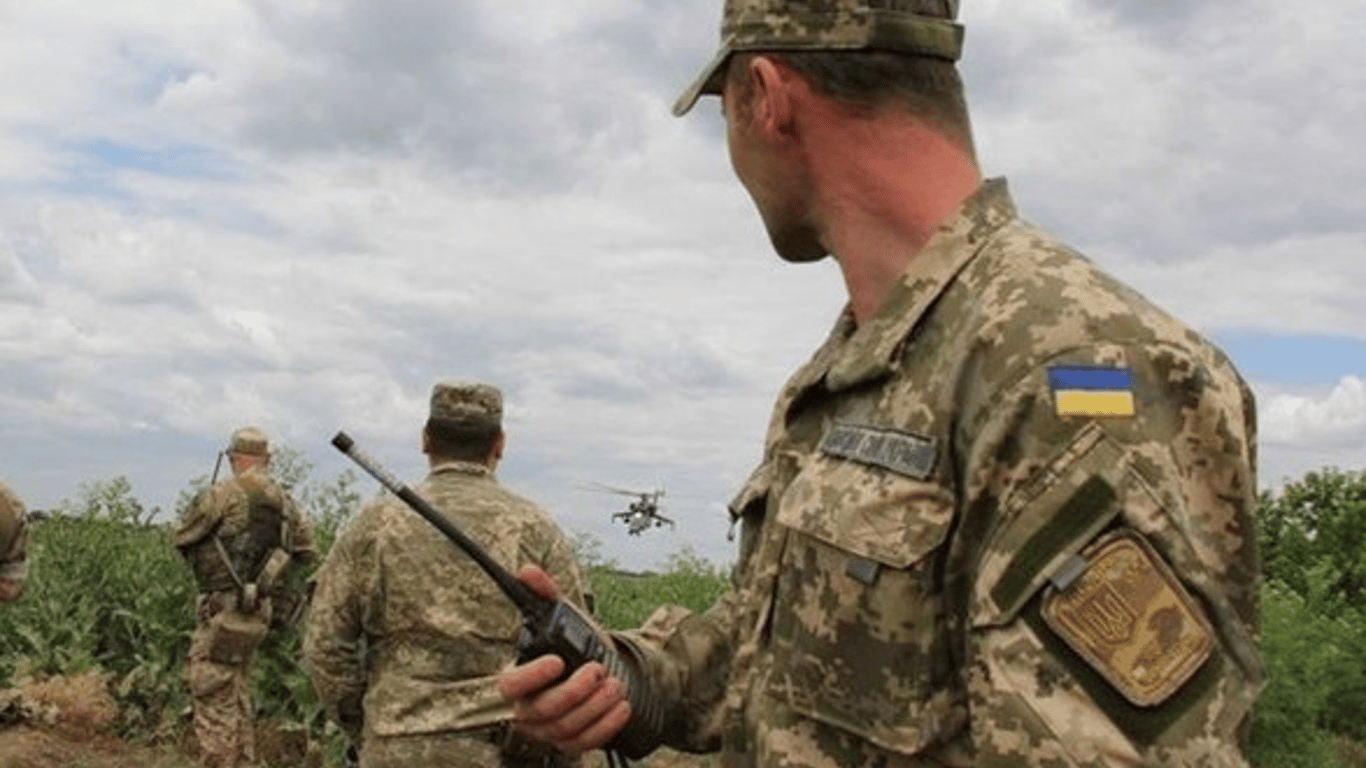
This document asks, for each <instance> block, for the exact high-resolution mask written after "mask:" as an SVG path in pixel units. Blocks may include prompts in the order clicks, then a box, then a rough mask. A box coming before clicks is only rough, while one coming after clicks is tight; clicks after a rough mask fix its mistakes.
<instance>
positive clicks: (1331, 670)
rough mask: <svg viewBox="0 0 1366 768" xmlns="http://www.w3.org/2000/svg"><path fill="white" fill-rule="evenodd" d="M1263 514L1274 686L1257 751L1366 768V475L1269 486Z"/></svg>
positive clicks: (1291, 765) (1265, 606) (1281, 762)
mask: <svg viewBox="0 0 1366 768" xmlns="http://www.w3.org/2000/svg"><path fill="white" fill-rule="evenodd" d="M1257 518H1258V522H1259V524H1260V542H1261V546H1262V561H1263V570H1264V574H1265V584H1264V586H1263V589H1262V613H1263V619H1262V659H1263V661H1264V663H1265V665H1266V673H1267V687H1266V690H1265V691H1264V692H1263V694H1262V698H1261V700H1260V701H1259V702H1258V707H1257V712H1256V718H1255V719H1254V721H1253V727H1252V751H1253V757H1254V758H1255V759H1256V761H1257V762H1258V763H1259V764H1261V765H1264V766H1275V767H1276V768H1311V767H1313V768H1318V766H1334V765H1340V766H1344V768H1347V767H1350V768H1361V767H1362V766H1366V759H1364V758H1366V746H1363V743H1366V474H1363V473H1362V472H1341V471H1338V470H1336V469H1325V470H1323V471H1321V472H1310V473H1308V474H1306V475H1305V476H1304V477H1303V478H1301V479H1300V480H1298V481H1295V482H1291V483H1287V484H1286V486H1285V488H1283V489H1282V490H1281V492H1280V493H1279V494H1278V495H1277V496H1275V497H1272V496H1271V495H1270V494H1267V493H1263V494H1262V496H1261V498H1260V499H1259V503H1258V505H1257Z"/></svg>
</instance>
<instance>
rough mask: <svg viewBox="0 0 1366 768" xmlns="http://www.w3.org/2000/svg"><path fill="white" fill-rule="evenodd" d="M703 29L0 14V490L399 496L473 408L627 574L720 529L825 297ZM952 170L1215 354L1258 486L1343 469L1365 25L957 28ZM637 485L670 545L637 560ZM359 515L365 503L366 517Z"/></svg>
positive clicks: (196, 9)
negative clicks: (795, 256) (349, 475)
mask: <svg viewBox="0 0 1366 768" xmlns="http://www.w3.org/2000/svg"><path fill="white" fill-rule="evenodd" d="M719 8H720V0H676V1H675V2H671V3H660V2H656V1H655V0H650V1H649V2H643V1H642V0H558V1H557V2H544V3H535V4H531V3H516V2H514V3H507V2H495V1H494V0H459V1H456V0H328V1H324V0H296V1H294V2H289V3H279V2H273V0H112V1H111V2H105V3H92V2H88V0H0V71H3V72H4V73H5V76H4V77H3V78H0V366H3V371H4V380H3V381H4V386H3V388H0V430H2V432H0V434H3V439H2V440H0V446H2V447H0V452H2V453H0V476H3V477H4V478H5V479H7V480H8V481H9V482H10V483H11V484H12V485H14V486H15V487H16V488H17V489H18V490H19V492H20V493H21V495H22V496H24V497H25V499H26V500H27V501H28V503H29V505H30V506H31V507H35V508H42V507H48V506H53V505H55V504H57V503H58V502H60V501H61V500H63V499H74V498H76V497H77V496H78V494H79V488H80V484H81V483H83V482H89V481H92V480H99V479H107V478H111V477H115V476H119V475H123V476H126V477H128V479H129V480H130V481H131V482H132V484H133V491H134V493H135V495H137V496H138V497H139V498H141V499H142V500H143V501H144V502H145V503H146V504H147V505H148V506H153V505H160V506H163V507H167V508H169V507H170V506H172V505H173V504H174V502H175V499H176V497H177V495H178V493H179V492H180V490H181V489H183V488H184V487H185V486H186V483H187V481H188V480H190V479H191V478H194V477H198V476H202V475H205V474H207V473H208V472H209V471H210V470H211V468H212V466H213V460H214V456H215V452H216V451H217V450H218V448H219V447H221V446H222V444H223V443H224V441H225V439H226V437H227V435H228V433H229V432H230V431H231V430H232V429H233V428H234V427H236V426H239V425H241V424H245V423H252V424H256V425H259V426H261V427H263V428H264V429H266V430H267V431H269V432H270V433H271V434H272V436H273V437H275V438H276V439H277V440H278V441H280V442H282V443H284V444H287V445H289V446H291V447H294V448H296V449H298V450H300V451H303V452H304V454H305V456H307V458H308V459H309V460H310V461H312V462H313V463H314V464H315V466H316V469H315V476H316V477H318V478H322V479H326V478H328V477H332V476H335V474H336V473H337V472H340V471H341V470H343V469H345V468H347V467H348V466H349V462H348V461H347V460H346V459H345V458H344V457H342V456H340V454H337V453H336V452H335V451H333V450H332V449H331V448H330V447H329V446H328V440H329V439H330V438H331V436H332V435H333V434H334V433H335V432H336V431H337V430H339V429H345V430H346V431H348V432H349V433H351V434H352V436H353V437H355V438H356V439H357V441H358V442H359V444H360V445H361V447H362V448H364V449H365V450H366V451H367V452H369V453H371V454H372V455H374V456H376V457H377V458H380V459H381V460H382V461H383V462H384V463H385V464H387V465H388V466H389V468H390V469H392V470H393V471H394V472H395V473H396V474H398V475H400V476H401V477H404V478H407V479H409V480H414V481H415V480H417V479H418V478H420V477H421V474H422V471H423V460H422V457H421V455H420V454H419V453H418V451H417V440H418V438H417V434H418V430H419V428H420V425H421V423H422V420H423V419H424V418H425V413H426V410H425V409H426V401H427V396H428V393H429V391H430V388H431V385H432V384H433V383H434V382H435V381H437V380H440V379H451V378H477V379H485V380H489V381H493V382H496V383H498V384H500V385H501V386H502V387H503V388H504V391H505V393H506V397H507V401H508V415H507V426H508V429H509V432H510V439H511V444H510V446H509V456H508V458H507V460H506V462H505V464H504V466H503V468H502V470H501V475H502V478H503V480H504V481H505V482H506V483H507V484H509V485H510V486H512V487H514V488H515V489H517V490H519V491H521V492H522V493H524V494H525V495H527V496H530V497H532V498H534V499H536V500H537V501H540V502H541V503H543V504H544V505H545V506H547V507H548V508H550V509H551V510H552V511H554V512H555V513H556V514H557V515H558V516H559V517H560V518H561V520H562V522H563V523H564V525H565V526H566V527H567V528H569V529H571V530H579V531H588V532H591V533H594V534H595V535H597V536H598V537H599V538H600V539H601V540H602V542H603V554H604V555H606V556H608V557H613V558H616V559H618V561H619V562H621V563H622V564H624V565H627V566H630V567H649V566H653V565H655V564H657V563H658V562H659V560H660V559H661V558H662V557H663V556H664V555H665V554H667V553H669V552H673V551H677V550H678V549H679V547H681V546H682V545H684V544H690V545H692V546H693V547H694V548H695V549H696V550H697V551H698V552H700V553H701V554H702V555H704V556H706V557H708V558H709V559H712V560H714V561H717V562H726V561H729V560H730V559H731V557H732V556H733V555H732V553H733V548H732V545H731V544H730V543H729V542H727V540H726V529H727V520H726V517H725V514H724V506H725V503H726V501H727V500H728V499H729V498H730V496H731V494H732V493H733V492H734V490H735V489H736V488H737V487H738V484H739V483H740V481H741V480H742V479H743V478H744V477H745V475H746V474H747V473H748V471H749V469H750V467H751V465H752V464H753V463H754V462H755V461H756V460H757V458H758V455H759V454H758V451H759V445H760V440H761V437H762V432H763V428H764V425H765V423H766V420H767V416H768V409H769V406H770V404H771V401H772V398H773V396H774V395H775V393H776V392H777V390H778V388H779V387H780V385H781V384H782V382H783V380H784V379H785V377H786V376H787V374H788V373H789V372H790V371H791V369H793V368H794V367H795V366H796V365H798V364H799V363H800V362H801V361H802V360H804V359H805V358H806V356H807V355H808V354H809V353H810V351H811V350H812V349H813V348H814V347H815V346H816V344H817V343H818V342H819V341H820V339H821V338H822V337H823V336H824V333H825V331H826V329H827V328H828V326H829V324H830V322H831V320H832V319H833V317H834V316H835V314H836V313H837V311H838V310H839V307H840V306H841V304H842V301H843V293H842V288H841V284H840V281H839V278H838V274H837V272H836V271H835V270H834V267H833V265H831V264H830V263H829V262H828V261H827V262H823V263H819V264H815V265H805V266H793V265H785V264H783V263H781V262H780V261H779V260H778V259H777V258H776V257H774V256H773V255H772V252H771V250H770V248H769V245H768V240H767V238H766V236H765V235H764V233H763V230H762V228H761V226H760V224H759V222H758V218H757V216H755V215H754V213H753V211H752V209H751V205H750V202H749V200H748V198H747V197H746V195H745V193H744V192H743V190H742V189H741V187H740V186H739V184H737V183H736V182H735V181H734V179H733V177H732V175H731V172H730V168H729V164H728V161H727V159H726V155H725V148H724V144H723V138H722V131H721V122H720V119H719V117H718V113H717V108H716V104H715V100H706V101H704V102H703V103H702V104H701V105H700V106H699V108H698V109H696V110H694V112H693V113H692V114H691V115H689V116H688V117H687V118H686V119H682V120H679V119H675V118H672V117H671V116H670V115H669V113H668V108H669V105H670V104H671V103H672V101H673V99H674V97H675V96H676V95H677V93H678V91H680V90H681V89H682V88H683V86H684V85H685V84H686V83H687V82H688V81H689V79H690V78H691V77H692V76H693V75H694V73H695V71H696V70H697V69H698V68H699V67H700V66H701V64H702V63H703V62H704V61H705V60H706V59H707V58H708V57H709V56H710V55H711V52H712V50H713V48H714V45H715V39H716V23H717V20H718V18H719ZM962 19H963V21H964V22H965V23H966V25H967V28H968V38H967V51H966V57H965V60H964V62H963V71H964V75H965V77H966V79H967V81H968V87H969V97H970V100H971V103H972V105H973V110H974V116H975V119H976V132H977V139H978V143H979V150H980V155H981V158H982V162H983V166H984V170H985V171H986V172H987V173H988V174H989V175H1004V176H1006V177H1007V178H1008V179H1009V181H1010V184H1011V186H1012V189H1013V190H1014V193H1015V195H1016V198H1017V201H1018V202H1019V203H1020V206H1021V208H1022V210H1023V211H1024V213H1025V215H1026V217H1027V218H1030V219H1032V220H1034V221H1035V222H1037V223H1039V224H1041V225H1043V226H1045V227H1046V228H1048V229H1050V230H1052V231H1053V232H1054V233H1055V234H1057V235H1059V236H1060V237H1062V238H1063V239H1065V240H1067V241H1068V242H1070V243H1072V244H1073V245H1075V246H1077V247H1079V248H1080V249H1082V250H1083V251H1085V252H1086V253H1088V254H1089V255H1091V256H1092V257H1093V258H1095V259H1096V260H1097V261H1099V262H1100V263H1101V264H1102V265H1103V266H1104V267H1106V268H1107V269H1109V270H1110V271H1112V272H1114V273H1115V274H1117V275H1119V276H1120V277H1121V278H1123V279H1125V280H1127V281H1129V282H1131V283H1132V284H1134V285H1135V286H1136V287H1137V288H1139V289H1140V290H1141V291H1143V292H1144V293H1146V294H1147V295H1149V296H1150V297H1151V298H1152V299H1154V300H1155V301H1157V302H1158V303H1159V304H1162V305H1163V306H1165V307H1167V308H1168V309H1169V310H1171V311H1172V312H1173V313H1175V314H1176V315H1178V316H1180V317H1182V318H1183V319H1185V320H1187V321H1188V322H1190V323H1191V324H1193V325H1195V326H1197V327H1198V328H1199V329H1201V330H1202V331H1204V332H1205V333H1207V334H1208V335H1209V336H1210V337H1212V338H1213V339H1214V340H1215V341H1217V342H1218V343H1219V344H1220V345H1221V346H1223V347H1224V348H1225V349H1226V350H1227V351H1228V352H1229V353H1230V354H1231V355H1232V356H1233V357H1234V359H1235V361H1236V362H1237V363H1238V364H1239V365H1240V367H1241V368H1242V370H1243V371H1244V373H1245V374H1246V375H1247V377H1248V378H1249V379H1250V381H1251V382H1252V384H1253V386H1254V389H1255V390H1256V392H1257V395H1258V398H1259V399H1258V407H1259V411H1260V419H1261V437H1262V443H1261V466H1260V479H1261V483H1262V484H1263V486H1264V487H1275V486H1276V485H1278V484H1279V483H1280V482H1281V481H1282V480H1283V479H1284V478H1287V477H1289V478H1298V477H1299V476H1301V475H1302V474H1303V473H1304V472H1306V471H1308V470H1310V469H1314V468H1318V467H1322V466H1327V465H1333V466H1338V467H1342V468H1350V469H1357V468H1362V467H1366V258H1362V256H1363V254H1364V253H1366V215H1363V204H1364V203H1366V150H1363V149H1362V148H1361V145H1362V137H1363V135H1366V134H1363V128H1362V126H1363V125H1366V48H1363V46H1362V45H1361V40H1363V39H1366V4H1362V3H1352V2H1337V3H1333V2H1328V3H1282V2H1273V0H1214V1H1213V2H1204V3H1134V2H1130V1H1128V0H1030V2H1027V3H1025V2H1018V0H966V2H965V3H964V8H963V16H962ZM594 483H603V484H608V485H613V486H618V487H624V488H633V489H642V490H650V489H654V488H657V487H663V488H667V491H668V495H667V496H666V497H665V501H666V503H667V507H666V513H667V514H669V515H671V516H672V517H674V518H675V519H676V520H677V521H678V528H677V530H675V531H672V532H670V531H668V530H667V529H659V530H656V531H651V532H650V533H648V534H646V535H644V536H641V537H638V538H634V537H630V536H628V535H627V534H626V531H625V529H624V528H623V527H622V526H620V525H613V524H612V523H611V522H610V520H609V516H610V515H611V513H612V512H614V511H616V510H617V509H619V508H621V505H622V504H624V502H625V501H627V499H624V498H620V497H615V496H609V495H605V494H600V493H594V492H591V491H587V490H584V489H583V486H585V485H590V484H594ZM371 487H372V486H370V485H367V491H368V490H369V489H370V488H371Z"/></svg>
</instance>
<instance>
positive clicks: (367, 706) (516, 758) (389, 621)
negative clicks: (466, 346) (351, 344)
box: [304, 383, 585, 768]
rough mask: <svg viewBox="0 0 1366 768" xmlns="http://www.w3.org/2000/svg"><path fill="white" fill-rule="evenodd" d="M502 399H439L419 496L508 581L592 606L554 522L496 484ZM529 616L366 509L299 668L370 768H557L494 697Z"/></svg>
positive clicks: (397, 505)
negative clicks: (546, 576)
mask: <svg viewBox="0 0 1366 768" xmlns="http://www.w3.org/2000/svg"><path fill="white" fill-rule="evenodd" d="M502 415H503V398H502V394H501V393H500V392H499V391H498V389H496V388H494V387H492V386H489V385H487V384H477V383H451V384H448V383H441V384H437V385H436V386H435V387H434V388H433V389H432V395H431V411H430V417H429V418H428V420H427V424H426V427H425V428H424V429H423V430H422V449H423V452H424V453H426V454H427V459H428V463H429V465H430V473H429V474H428V475H427V479H426V480H425V481H424V482H423V483H422V484H421V485H420V486H418V487H416V488H415V489H414V490H415V491H416V493H417V494H418V495H419V496H421V497H422V498H424V499H426V500H427V501H428V502H430V503H431V504H432V506H434V507H436V509H438V510H440V511H441V512H442V513H443V514H445V515H448V516H449V519H450V520H451V521H452V522H454V523H455V524H456V525H457V526H459V527H460V529H461V530H462V531H463V532H464V533H465V534H466V535H468V536H469V537H470V538H471V539H473V540H475V541H476V542H478V543H479V544H480V545H481V546H483V547H484V548H485V549H486V550H487V551H488V553H489V554H490V555H491V556H492V557H493V558H494V559H495V560H497V561H499V562H501V563H503V564H504V565H505V566H508V567H512V568H515V567H518V566H520V565H521V564H523V563H536V564H538V565H539V566H540V567H542V568H544V569H545V570H546V571H550V572H554V573H556V574H558V575H557V576H556V577H555V578H556V580H557V581H559V582H560V583H561V584H564V585H567V588H566V589H565V590H564V593H563V594H564V597H565V599H567V600H569V601H571V602H573V603H576V604H578V605H580V606H582V605H584V603H585V598H584V592H585V587H584V581H583V577H582V576H581V574H580V570H579V566H578V564H577V563H576V561H575V559H574V555H573V551H572V548H571V547H570V545H569V542H568V541H567V540H566V538H565V536H564V534H563V533H562V532H561V531H560V529H559V527H558V526H557V525H556V523H555V521H554V520H553V519H552V518H551V517H550V515H549V514H547V513H546V512H544V511H543V510H541V509H540V508H539V507H537V506H536V505H535V504H533V503H532V502H530V501H528V500H527V499H524V498H522V497H520V496H517V495H515V494H513V493H512V492H510V491H508V490H507V489H505V488H504V487H503V486H502V484H500V483H499V482H498V479H497V477H496V476H495V474H494V472H495V469H496V468H497V465H498V462H499V460H500V459H501V458H502V456H503V448H504V444H505V438H504V434H503V427H502ZM520 627H521V620H520V615H519V614H518V612H517V610H516V609H515V608H514V607H513V606H512V603H511V602H509V601H508V599H507V598H506V597H504V595H503V593H502V592H501V591H499V589H498V587H497V586H496V585H495V584H494V582H493V581H492V580H491V579H490V578H489V577H488V576H487V575H486V574H485V573H484V572H483V571H482V570H480V569H479V567H478V566H477V565H475V564H474V561H473V560H471V559H470V557H469V556H468V555H466V554H465V553H464V552H462V551H460V550H459V549H457V548H456V547H455V546H454V545H452V544H451V542H449V541H448V540H447V539H446V538H444V537H443V536H442V535H441V533H440V532H439V531H437V530H436V528H435V527H434V526H432V524H431V523H429V522H427V520H425V519H424V518H422V517H421V516H419V515H418V514H417V513H416V512H413V511H412V510H411V509H409V508H408V507H407V506H405V505H404V504H403V503H402V502H401V501H399V500H398V499H396V498H394V497H393V496H386V497H383V498H381V499H379V500H377V501H376V502H374V503H372V504H370V505H369V506H367V507H366V508H365V509H364V510H362V511H361V512H360V514H359V515H357V516H356V517H355V518H354V519H352V520H351V522H350V523H348V525H347V527H346V528H345V529H344V530H343V531H342V532H341V534H340V535H339V536H338V537H337V542H336V544H335V545H334V546H333V547H332V550H331V551H330V552H329V553H328V555H327V559H326V560H325V561H324V562H323V564H322V567H321V568H319V569H318V574H317V588H316V591H315V593H314V596H313V603H312V608H311V610H310V613H309V619H308V625H307V628H306V630H305V632H304V663H305V666H306V667H307V668H308V672H309V675H310V676H311V677H312V678H313V685H314V687H315V688H316V689H317V691H318V697H319V699H321V700H322V702H323V704H324V705H325V707H326V708H327V713H328V715H329V717H331V718H332V719H333V720H334V721H336V722H337V723H338V724H339V725H340V726H341V727H342V729H343V730H345V731H346V732H347V733H348V734H349V735H350V736H351V738H352V740H353V744H357V745H358V746H359V760H360V765H361V767H362V768H390V767H391V766H403V768H427V767H428V766H442V767H443V768H465V767H466V766H468V767H470V768H473V767H474V766H481V767H482V766H504V767H505V768H507V767H509V766H516V767H517V768H533V767H534V768H542V767H545V768H550V767H551V766H558V765H569V764H572V763H571V762H570V761H569V760H568V759H567V758H565V757H563V756H562V755H559V754H558V753H555V752H553V751H548V750H547V749H546V748H543V747H539V746H538V745H534V744H531V743H530V742H527V741H525V740H524V739H523V738H522V737H520V736H516V735H514V734H511V733H510V732H509V731H510V729H509V728H508V720H509V719H510V717H511V709H510V708H509V707H508V706H507V705H506V704H504V703H503V701H502V698H501V697H500V696H499V695H498V692H497V691H496V690H495V689H494V681H495V680H496V676H497V673H498V671H499V669H500V668H501V667H503V666H504V665H505V664H507V663H508V662H509V661H510V660H511V659H512V657H513V644H514V643H515V641H516V639H517V635H518V632H519V629H520Z"/></svg>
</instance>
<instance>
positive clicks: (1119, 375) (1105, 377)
mask: <svg viewBox="0 0 1366 768" xmlns="http://www.w3.org/2000/svg"><path fill="white" fill-rule="evenodd" d="M1048 386H1049V389H1051V390H1052V392H1053V406H1054V410H1055V412H1056V413H1057V415H1059V416H1093V417H1094V416H1102V417H1106V416H1108V417H1120V418H1123V417H1129V416H1133V415H1134V413H1135V412H1136V411H1135V407H1134V385H1133V374H1132V373H1131V372H1130V371H1129V369H1128V368H1113V367H1097V366H1085V365H1055V366H1053V367H1051V368H1049V369H1048Z"/></svg>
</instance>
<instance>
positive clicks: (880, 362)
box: [812, 178, 1017, 391]
mask: <svg viewBox="0 0 1366 768" xmlns="http://www.w3.org/2000/svg"><path fill="white" fill-rule="evenodd" d="M1016 215H1017V214H1016V210H1015V204H1014V202H1012V201H1011V199H1010V192H1009V190H1007V188H1006V182H1005V179H1003V178H996V179H988V180H986V181H985V182H983V183H982V185H981V186H980V187H978V188H977V190H976V191H975V192H973V193H972V195H971V196H969V197H968V198H967V199H966V200H964V201H963V204H962V205H961V206H959V208H958V210H957V211H955V212H954V213H953V215H951V216H949V217H948V218H947V219H945V220H944V222H943V223H941V224H940V225H939V230H938V231H937V232H935V234H934V235H933V236H932V237H931V238H930V240H929V242H928V243H926V244H925V247H924V248H922V249H921V250H920V252H919V253H918V254H916V256H915V258H914V259H913V260H912V261H911V263H910V266H908V267H907V269H906V272H905V274H903V275H902V277H901V281H900V282H899V283H897V284H896V285H895V286H894V287H893V288H892V290H891V292H890V293H889V294H888V295H887V299H886V300H885V301H883V303H882V306H880V307H878V310H877V312H876V313H874V314H873V316H872V317H871V318H870V319H869V320H868V322H866V323H864V324H863V325H861V326H858V327H857V328H856V327H855V326H854V320H853V314H852V310H851V309H850V308H849V307H848V306H846V307H845V308H844V311H843V312H842V313H841V314H840V318H839V320H838V321H836V323H835V328H834V329H833V330H832V331H831V334H830V339H828V340H827V341H826V344H825V346H823V347H822V348H821V350H820V351H818V352H817V354H816V356H815V358H813V359H812V363H813V364H816V365H818V366H819V367H820V368H821V369H823V372H824V375H825V381H826V386H827V387H828V388H829V389H830V390H831V391H836V390H841V389H845V388H848V387H852V386H855V385H857V384H861V383H863V382H866V381H871V380H874V379H877V378H881V377H882V376H885V375H888V374H890V373H893V372H895V371H896V369H897V367H898V366H899V365H900V360H899V352H900V349H901V346H902V343H903V342H904V341H905V340H906V338H907V337H908V336H910V334H911V332H912V330H913V329H914V328H915V326H916V324H917V323H919V322H920V319H921V317H922V316H923V315H924V314H925V312H926V311H927V310H928V309H929V307H930V305H931V304H932V303H934V300H935V299H937V298H938V297H939V295H940V294H942V293H943V292H944V290H945V289H946V288H947V287H948V285H949V283H950V282H952V281H953V278H954V276H956V275H957V274H958V273H959V271H961V270H962V269H963V267H964V266H966V265H967V263H968V262H970V261H972V259H973V257H974V256H976V255H977V253H978V251H980V250H981V249H982V246H983V245H985V244H986V243H987V241H988V240H990V238H991V236H992V235H993V234H995V232H996V231H997V230H998V229H1000V228H1001V227H1002V226H1003V225H1005V224H1006V223H1007V222H1009V221H1011V220H1013V219H1014V218H1015V217H1016ZM818 361H819V362H818ZM821 363H824V364H821ZM826 365H828V368H827V367H826ZM813 373H818V372H817V371H813Z"/></svg>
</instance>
